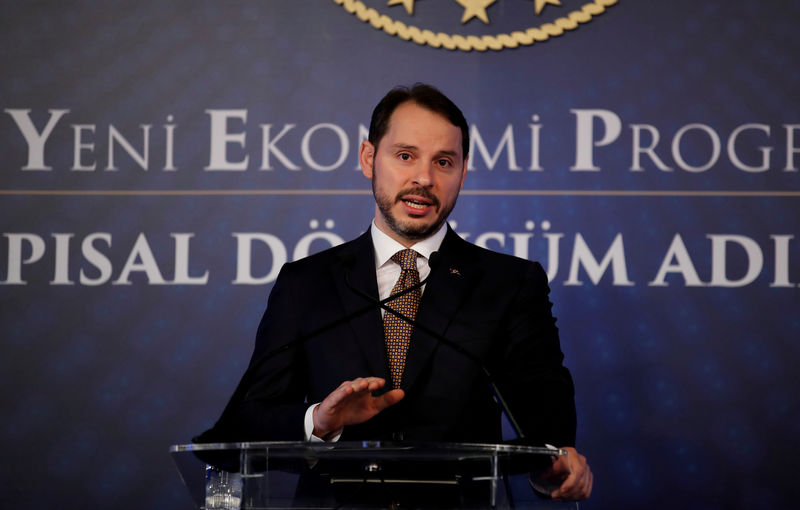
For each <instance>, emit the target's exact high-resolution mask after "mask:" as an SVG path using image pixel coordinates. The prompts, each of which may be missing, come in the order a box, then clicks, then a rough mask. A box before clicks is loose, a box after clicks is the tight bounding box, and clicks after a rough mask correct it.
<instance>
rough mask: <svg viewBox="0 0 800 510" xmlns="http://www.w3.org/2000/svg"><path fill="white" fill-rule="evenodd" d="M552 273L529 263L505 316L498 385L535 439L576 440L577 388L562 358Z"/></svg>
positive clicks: (556, 442) (534, 441)
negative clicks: (551, 296) (552, 297)
mask: <svg viewBox="0 0 800 510" xmlns="http://www.w3.org/2000/svg"><path fill="white" fill-rule="evenodd" d="M549 293H550V289H549V286H548V284H547V275H546V273H545V272H544V270H543V269H542V267H541V265H540V264H538V263H531V264H526V270H525V273H524V278H523V280H522V284H521V285H520V286H519V287H518V290H517V295H516V296H515V298H514V299H513V301H512V305H511V307H510V308H509V310H508V312H507V316H506V319H505V320H504V321H503V323H504V324H505V327H506V328H507V335H508V343H507V345H506V347H505V349H504V351H503V352H502V354H501V355H500V356H501V359H500V360H499V366H498V371H497V372H496V373H498V374H499V375H498V377H497V379H498V385H499V386H500V387H501V390H502V391H503V393H504V394H505V395H506V399H507V400H508V401H509V402H508V404H509V406H510V408H511V409H512V412H514V413H515V415H516V417H517V420H518V421H519V422H520V426H521V428H522V430H523V431H524V433H525V435H526V436H527V439H528V442H529V443H531V444H539V445H541V444H543V443H548V444H553V445H556V446H559V447H561V446H573V445H574V444H575V429H576V413H575V397H574V394H575V390H574V386H573V382H572V376H571V375H570V373H569V371H568V370H567V368H566V367H564V365H563V364H562V361H563V359H564V355H563V353H562V352H561V345H560V341H559V337H558V328H557V327H556V324H555V323H556V320H555V318H554V317H553V315H552V306H553V305H552V303H551V302H550V299H549Z"/></svg>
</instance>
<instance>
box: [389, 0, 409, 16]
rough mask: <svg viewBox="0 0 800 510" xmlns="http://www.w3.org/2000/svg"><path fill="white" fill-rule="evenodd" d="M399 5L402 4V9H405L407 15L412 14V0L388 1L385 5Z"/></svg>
mask: <svg viewBox="0 0 800 510" xmlns="http://www.w3.org/2000/svg"><path fill="white" fill-rule="evenodd" d="M399 4H403V7H405V8H406V11H408V13H409V14H414V0H389V3H388V4H386V5H387V6H388V7H391V6H393V5H399Z"/></svg>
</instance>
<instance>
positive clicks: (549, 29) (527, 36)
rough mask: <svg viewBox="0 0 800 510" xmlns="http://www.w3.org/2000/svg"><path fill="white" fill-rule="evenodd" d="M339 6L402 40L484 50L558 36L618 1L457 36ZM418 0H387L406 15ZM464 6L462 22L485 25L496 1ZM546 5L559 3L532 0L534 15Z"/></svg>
mask: <svg viewBox="0 0 800 510" xmlns="http://www.w3.org/2000/svg"><path fill="white" fill-rule="evenodd" d="M333 1H334V2H336V3H337V4H338V5H341V6H342V7H343V8H344V9H345V10H346V11H347V12H349V13H350V14H354V15H355V16H356V17H357V18H358V19H360V20H361V21H364V22H366V23H369V24H370V25H372V26H373V27H374V28H376V29H378V30H383V31H384V32H386V33H387V34H389V35H393V36H397V37H399V38H400V39H403V40H404V41H413V42H415V43H417V44H420V45H427V46H432V47H434V48H444V49H447V50H460V51H472V50H475V51H486V50H495V51H499V50H503V49H506V48H517V47H519V46H530V45H532V44H534V43H536V42H544V41H546V40H548V39H550V38H551V37H558V36H560V35H562V34H563V33H564V32H566V31H569V30H575V29H576V28H578V25H580V24H583V23H588V22H589V21H591V20H592V18H594V17H596V16H599V15H600V14H603V13H604V12H605V11H606V8H608V7H611V6H613V5H615V4H616V3H617V2H618V1H619V0H593V1H591V2H587V3H585V4H583V6H581V8H580V9H577V10H575V11H572V12H570V13H569V14H567V15H566V16H563V17H560V18H557V19H555V20H554V21H552V22H549V23H544V24H542V25H539V26H534V27H530V28H527V29H525V30H517V31H514V32H511V33H500V34H496V35H483V36H476V35H460V34H446V33H444V32H438V33H434V32H433V31H431V30H427V29H421V28H419V27H416V26H413V25H406V24H405V23H403V22H401V21H396V20H394V19H392V18H391V17H389V16H387V15H386V14H381V13H380V12H378V11H376V10H375V9H373V8H371V7H367V6H366V5H364V3H363V2H361V1H360V0H333ZM415 1H417V0H388V2H387V7H391V6H397V5H402V6H403V7H404V8H405V10H406V12H407V13H408V14H409V15H413V14H414V2H415ZM455 1H456V2H458V4H459V5H461V7H463V8H464V13H463V15H462V17H461V23H462V24H464V23H467V22H469V21H471V20H473V19H478V20H480V21H482V22H483V23H485V24H487V25H488V24H489V23H490V18H489V12H488V11H487V8H488V7H490V6H491V5H492V4H494V3H495V2H496V1H497V0H455ZM549 5H554V6H561V0H535V3H534V6H533V7H534V10H535V14H536V15H539V14H540V13H541V12H542V11H543V10H544V9H545V7H547V6H549Z"/></svg>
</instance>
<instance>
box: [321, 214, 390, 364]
mask: <svg viewBox="0 0 800 510" xmlns="http://www.w3.org/2000/svg"><path fill="white" fill-rule="evenodd" d="M341 260H342V264H341V265H334V266H332V267H331V268H330V270H331V277H332V278H333V281H334V282H336V289H337V291H338V293H339V299H340V300H341V302H342V306H343V307H344V310H345V314H356V315H355V316H354V317H353V318H352V320H351V321H350V325H351V327H352V330H353V335H354V336H355V338H356V341H357V342H358V344H359V347H360V351H361V353H362V354H363V355H364V358H365V362H366V365H367V367H368V369H369V370H370V373H368V374H361V375H363V376H365V377H366V376H376V377H383V378H388V377H389V372H388V367H387V365H386V350H385V348H384V342H383V323H382V320H381V314H380V310H379V309H378V307H377V306H376V305H374V304H372V303H371V302H370V301H369V300H367V299H365V298H364V297H362V296H359V295H358V293H357V292H356V291H354V290H353V289H358V290H360V291H362V292H364V293H366V294H369V295H370V296H373V297H374V298H375V299H378V283H377V281H376V278H375V249H374V248H373V246H372V237H371V235H370V233H369V230H368V231H367V232H366V233H365V234H363V235H361V236H360V237H358V238H357V239H355V240H354V241H353V242H352V243H350V245H349V246H347V247H346V248H345V250H344V251H343V252H342V255H341ZM343 268H344V270H342V269H343ZM348 274H349V283H350V286H348V283H347V281H346V277H347V275H348ZM350 287H352V288H350ZM365 309H366V311H364V310H365ZM359 311H361V313H358V312H359Z"/></svg>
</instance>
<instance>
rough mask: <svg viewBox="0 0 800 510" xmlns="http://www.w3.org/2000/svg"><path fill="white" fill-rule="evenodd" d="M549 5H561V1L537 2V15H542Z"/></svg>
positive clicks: (545, 0)
mask: <svg viewBox="0 0 800 510" xmlns="http://www.w3.org/2000/svg"><path fill="white" fill-rule="evenodd" d="M547 4H551V5H561V0H536V14H537V15H538V14H541V13H542V9H544V6H545V5H547Z"/></svg>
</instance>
